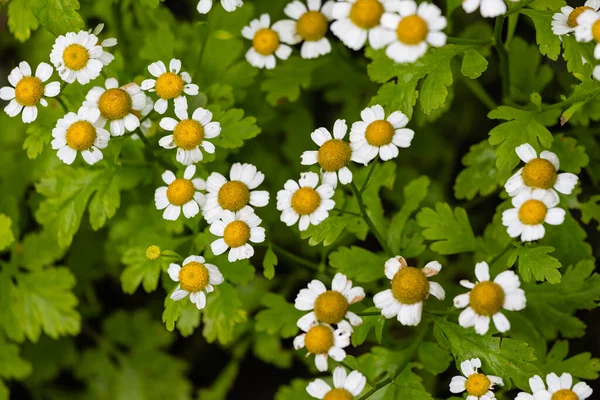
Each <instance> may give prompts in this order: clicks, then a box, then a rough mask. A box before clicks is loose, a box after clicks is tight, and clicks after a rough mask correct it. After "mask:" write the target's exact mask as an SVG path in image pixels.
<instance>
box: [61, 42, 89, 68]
mask: <svg viewBox="0 0 600 400" xmlns="http://www.w3.org/2000/svg"><path fill="white" fill-rule="evenodd" d="M89 59H90V53H88V51H87V49H86V48H85V47H83V46H82V45H80V44H76V43H73V44H70V45H69V46H67V48H66V49H65V51H64V52H63V61H64V63H65V67H67V68H69V69H70V70H73V71H79V70H81V69H83V68H85V66H86V65H87V63H88V61H89Z"/></svg>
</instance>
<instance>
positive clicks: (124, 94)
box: [83, 78, 146, 136]
mask: <svg viewBox="0 0 600 400" xmlns="http://www.w3.org/2000/svg"><path fill="white" fill-rule="evenodd" d="M104 86H105V87H106V89H105V88H103V87H100V86H95V87H93V88H92V89H90V91H89V92H88V94H87V95H86V96H85V101H84V102H83V106H84V107H88V108H92V109H96V110H99V111H100V118H101V120H102V122H104V124H106V122H107V121H108V122H109V124H110V133H111V134H112V135H113V136H122V135H123V134H124V133H125V132H133V131H135V130H136V129H137V128H138V127H139V126H140V119H139V118H138V117H137V116H136V113H138V114H139V113H140V112H141V111H142V110H143V109H144V108H145V107H146V95H145V94H144V92H142V89H141V88H140V87H139V86H138V85H137V84H135V83H133V82H132V83H129V84H127V85H125V86H121V87H119V82H118V81H117V80H116V79H115V78H108V79H107V80H106V82H105V83H104Z"/></svg>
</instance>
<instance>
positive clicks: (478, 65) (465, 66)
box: [460, 49, 488, 79]
mask: <svg viewBox="0 0 600 400" xmlns="http://www.w3.org/2000/svg"><path fill="white" fill-rule="evenodd" d="M487 67H488V61H487V60H486V58H485V57H484V56H482V55H481V53H479V52H478V51H477V50H474V49H468V50H467V51H465V55H464V56H463V61H462V66H461V69H460V72H462V74H463V75H464V76H466V77H469V78H471V79H477V78H479V77H480V76H481V74H483V73H484V72H485V70H486V69H487Z"/></svg>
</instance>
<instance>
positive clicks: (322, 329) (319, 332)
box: [294, 324, 350, 372]
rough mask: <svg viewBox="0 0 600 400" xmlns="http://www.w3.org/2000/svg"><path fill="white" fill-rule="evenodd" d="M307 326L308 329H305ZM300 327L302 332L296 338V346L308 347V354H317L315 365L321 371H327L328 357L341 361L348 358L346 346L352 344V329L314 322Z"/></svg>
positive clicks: (297, 347)
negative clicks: (336, 327)
mask: <svg viewBox="0 0 600 400" xmlns="http://www.w3.org/2000/svg"><path fill="white" fill-rule="evenodd" d="M304 328H306V329H304ZM304 328H300V329H302V330H303V331H304V332H306V333H302V334H300V335H298V336H296V337H295V338H294V348H295V349H296V350H299V349H301V348H303V347H306V351H308V354H307V356H308V355H310V354H314V355H315V366H316V367H317V369H318V370H319V371H321V372H325V371H327V357H329V356H330V357H331V358H333V359H334V360H335V361H337V362H341V361H343V360H344V358H346V352H345V351H344V348H345V347H348V346H349V345H350V331H348V330H346V329H341V328H338V329H336V330H334V329H333V328H332V327H331V326H330V325H327V324H314V325H312V326H309V327H304Z"/></svg>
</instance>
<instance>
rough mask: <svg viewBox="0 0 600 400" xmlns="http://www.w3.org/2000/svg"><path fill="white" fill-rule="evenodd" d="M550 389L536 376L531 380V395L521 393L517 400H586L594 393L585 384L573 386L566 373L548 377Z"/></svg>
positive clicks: (569, 376) (570, 377) (569, 375)
mask: <svg viewBox="0 0 600 400" xmlns="http://www.w3.org/2000/svg"><path fill="white" fill-rule="evenodd" d="M546 382H547V383H548V389H546V385H544V380H543V379H542V378H541V377H540V376H538V375H536V376H534V377H533V378H530V379H529V386H530V387H531V393H532V394H529V393H525V392H521V393H519V394H518V395H517V397H516V399H515V400H585V399H587V398H588V397H590V396H591V395H592V393H593V392H594V391H593V390H592V388H591V387H590V386H589V385H588V384H587V383H585V382H579V383H578V384H576V385H575V386H573V377H572V376H571V374H568V373H566V372H565V373H564V374H562V375H561V376H560V377H559V376H558V375H556V374H555V373H554V372H553V373H551V374H548V375H547V376H546Z"/></svg>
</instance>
